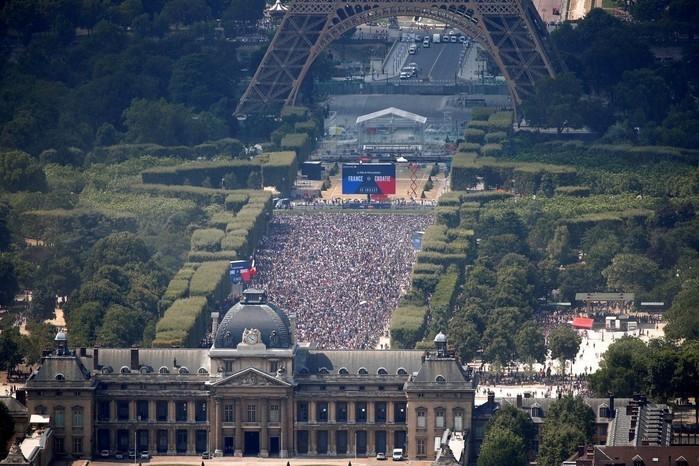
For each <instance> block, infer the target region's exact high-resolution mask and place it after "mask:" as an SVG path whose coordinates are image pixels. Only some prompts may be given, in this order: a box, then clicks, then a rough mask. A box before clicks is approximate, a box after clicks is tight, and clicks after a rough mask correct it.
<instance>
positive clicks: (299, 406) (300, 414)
mask: <svg viewBox="0 0 699 466" xmlns="http://www.w3.org/2000/svg"><path fill="white" fill-rule="evenodd" d="M296 421H297V422H308V403H306V402H305V401H299V402H298V403H296Z"/></svg>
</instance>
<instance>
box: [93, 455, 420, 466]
mask: <svg viewBox="0 0 699 466" xmlns="http://www.w3.org/2000/svg"><path fill="white" fill-rule="evenodd" d="M389 462H390V460H389V461H377V460H376V459H375V458H362V457H360V458H354V457H350V458H322V457H321V458H290V459H287V458H235V457H230V456H226V457H224V458H214V459H211V460H202V459H201V458H199V457H197V456H155V457H153V459H151V460H150V461H145V462H142V463H140V464H141V466H143V465H147V464H157V465H163V466H164V465H199V466H201V465H202V464H204V465H209V464H214V465H217V466H223V465H228V464H231V465H236V466H247V465H258V464H262V465H278V466H286V465H287V464H288V465H289V466H323V465H328V466H347V465H348V464H349V463H352V466H367V465H377V464H378V465H380V464H388V463H389ZM391 463H392V462H391ZM90 464H93V465H99V466H120V465H121V466H126V465H129V464H139V463H133V462H131V461H112V462H109V461H100V460H95V461H91V462H90ZM403 464H405V465H406V466H429V465H430V464H431V461H405V462H404V463H403Z"/></svg>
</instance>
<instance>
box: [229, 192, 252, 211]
mask: <svg viewBox="0 0 699 466" xmlns="http://www.w3.org/2000/svg"><path fill="white" fill-rule="evenodd" d="M248 199H250V197H249V196H248V193H246V192H239V193H233V194H229V195H228V196H226V203H225V207H226V210H231V211H233V212H238V211H239V210H240V209H242V208H243V206H244V205H245V204H247V203H248Z"/></svg>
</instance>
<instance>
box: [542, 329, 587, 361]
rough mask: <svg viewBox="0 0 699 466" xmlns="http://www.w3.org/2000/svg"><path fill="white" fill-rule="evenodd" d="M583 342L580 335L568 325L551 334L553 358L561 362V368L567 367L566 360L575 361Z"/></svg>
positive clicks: (550, 341)
mask: <svg viewBox="0 0 699 466" xmlns="http://www.w3.org/2000/svg"><path fill="white" fill-rule="evenodd" d="M581 341H582V339H581V338H580V336H579V335H578V333H577V332H576V331H575V330H573V329H572V328H570V327H568V326H567V325H561V326H560V327H556V328H555V329H553V330H552V331H551V333H550V334H549V342H548V346H549V349H550V350H551V357H552V358H554V359H558V360H560V362H561V367H565V366H564V363H565V361H566V360H570V361H573V360H575V356H576V355H577V354H578V349H580V342H581Z"/></svg>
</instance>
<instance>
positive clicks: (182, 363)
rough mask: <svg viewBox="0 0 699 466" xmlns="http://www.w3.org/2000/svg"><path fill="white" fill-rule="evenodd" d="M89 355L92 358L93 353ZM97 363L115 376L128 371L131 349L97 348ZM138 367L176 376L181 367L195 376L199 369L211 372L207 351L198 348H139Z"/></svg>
mask: <svg viewBox="0 0 699 466" xmlns="http://www.w3.org/2000/svg"><path fill="white" fill-rule="evenodd" d="M90 355H91V356H93V357H94V351H93V352H91V353H90ZM98 362H99V365H100V367H101V368H102V369H105V370H106V369H107V368H111V369H112V371H113V372H114V373H117V374H118V373H119V372H120V371H121V369H122V368H123V367H127V368H129V370H130V367H131V348H99V350H98ZM138 365H139V369H140V368H146V369H147V370H150V369H152V372H154V373H156V374H157V373H159V372H160V369H161V368H166V369H167V373H170V374H177V373H178V372H179V369H180V368H183V367H186V368H187V369H188V371H189V373H190V374H196V373H197V372H198V371H199V369H200V368H204V369H205V370H206V372H207V373H210V372H211V367H210V366H211V360H210V359H209V350H208V349H199V348H139V349H138Z"/></svg>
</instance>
